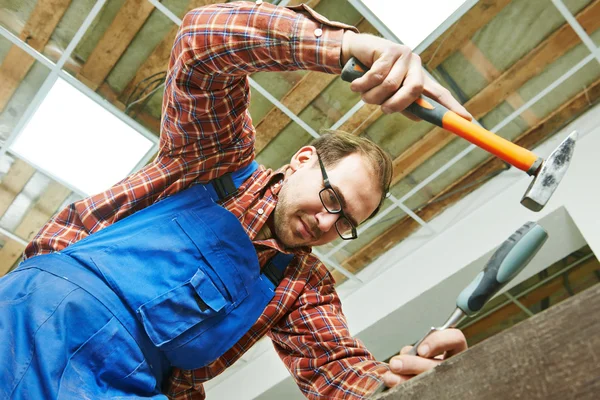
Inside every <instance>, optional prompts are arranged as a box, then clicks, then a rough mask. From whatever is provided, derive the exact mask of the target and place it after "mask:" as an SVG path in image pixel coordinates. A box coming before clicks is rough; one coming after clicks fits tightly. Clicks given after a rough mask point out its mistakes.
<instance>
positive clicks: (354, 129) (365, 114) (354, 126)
mask: <svg viewBox="0 0 600 400" xmlns="http://www.w3.org/2000/svg"><path fill="white" fill-rule="evenodd" d="M382 115H383V112H382V111H381V108H380V107H379V106H377V105H373V104H365V105H363V106H362V107H361V108H360V109H359V110H358V111H357V112H356V113H355V114H354V115H353V116H351V117H350V119H348V121H346V122H344V123H343V124H342V126H340V128H339V129H340V130H341V131H344V132H348V133H352V134H353V135H360V133H361V132H363V131H364V130H365V129H366V128H367V127H369V126H370V125H371V124H372V123H374V122H375V121H377V120H378V119H379V117H381V116H382Z"/></svg>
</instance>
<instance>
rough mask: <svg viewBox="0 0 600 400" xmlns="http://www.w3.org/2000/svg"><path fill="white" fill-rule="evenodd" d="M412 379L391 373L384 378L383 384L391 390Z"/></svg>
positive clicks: (408, 376)
mask: <svg viewBox="0 0 600 400" xmlns="http://www.w3.org/2000/svg"><path fill="white" fill-rule="evenodd" d="M410 378H412V376H411V375H396V374H394V373H393V372H390V371H388V372H386V373H385V374H383V376H382V379H383V384H384V385H385V386H387V387H389V388H393V387H395V386H398V385H399V384H401V383H403V382H406V381H407V380H409V379H410Z"/></svg>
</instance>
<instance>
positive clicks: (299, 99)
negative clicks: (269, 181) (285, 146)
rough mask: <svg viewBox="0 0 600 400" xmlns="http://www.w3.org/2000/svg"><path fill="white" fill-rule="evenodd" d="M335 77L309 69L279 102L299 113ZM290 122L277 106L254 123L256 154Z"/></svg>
mask: <svg viewBox="0 0 600 400" xmlns="http://www.w3.org/2000/svg"><path fill="white" fill-rule="evenodd" d="M336 78H337V76H336V75H331V74H326V73H323V72H314V71H311V72H309V73H308V74H306V75H304V77H302V79H301V80H300V81H299V82H298V83H297V84H296V85H294V87H293V88H292V89H291V90H290V91H289V92H288V93H286V94H285V96H283V98H282V99H281V103H282V104H283V105H284V106H286V107H287V108H289V109H290V111H292V112H293V113H294V114H299V113H300V112H301V111H302V110H304V109H305V108H306V107H308V106H309V105H310V103H311V102H312V101H313V100H314V99H315V98H317V97H318V96H319V95H320V94H321V92H322V91H323V90H325V88H326V87H327V86H329V84H330V83H331V82H333V81H334V80H335V79H336ZM290 122H292V120H291V119H290V118H289V117H288V116H287V115H285V114H284V113H283V111H281V110H280V109H279V108H277V107H273V108H271V110H270V111H269V112H268V113H267V114H266V115H265V117H264V118H263V119H262V120H261V121H260V122H259V123H258V124H257V125H256V142H255V144H254V148H255V152H256V154H258V153H260V152H261V151H262V150H263V149H264V148H265V147H266V146H267V145H268V144H269V142H270V141H271V140H273V139H274V138H275V137H276V136H277V135H278V134H279V132H281V131H282V130H283V129H284V128H285V127H286V126H288V124H290Z"/></svg>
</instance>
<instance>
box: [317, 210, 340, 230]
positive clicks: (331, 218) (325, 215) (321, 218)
mask: <svg viewBox="0 0 600 400" xmlns="http://www.w3.org/2000/svg"><path fill="white" fill-rule="evenodd" d="M337 219H338V216H337V215H335V214H331V213H329V212H327V211H324V212H322V213H320V214H319V215H318V217H317V224H318V226H319V230H321V232H329V230H330V229H331V228H333V226H334V225H335V222H336V221H337Z"/></svg>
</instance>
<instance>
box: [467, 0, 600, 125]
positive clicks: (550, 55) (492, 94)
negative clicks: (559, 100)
mask: <svg viewBox="0 0 600 400" xmlns="http://www.w3.org/2000/svg"><path fill="white" fill-rule="evenodd" d="M576 18H577V21H578V22H579V23H580V24H581V26H582V27H583V29H585V31H586V32H587V33H593V32H595V31H596V30H597V29H598V28H600V0H594V1H593V2H592V3H590V4H589V5H588V6H587V7H586V8H584V9H583V10H582V11H580V12H579V13H578V14H577V16H576ZM580 43H581V41H580V39H579V36H577V34H576V33H575V32H574V31H573V29H572V28H571V26H570V25H569V24H567V23H565V24H563V25H562V26H561V27H560V28H559V29H557V30H556V31H554V33H552V34H551V35H550V36H548V37H547V38H546V39H545V40H544V41H543V42H541V43H540V44H539V45H537V46H536V47H535V48H534V49H533V50H531V51H530V52H529V53H527V55H525V56H524V57H523V58H521V59H520V60H519V61H517V62H516V63H515V64H514V65H513V66H512V67H510V68H509V69H508V70H506V71H505V72H504V73H503V74H502V75H500V76H499V77H498V78H497V79H495V80H494V81H493V82H492V83H491V84H489V85H488V86H487V87H486V88H484V89H483V90H482V91H481V92H479V93H477V94H476V95H475V96H473V97H472V98H471V99H470V100H469V101H468V102H467V103H466V104H465V107H467V109H468V110H469V112H471V113H472V114H473V116H474V117H475V118H480V117H482V116H484V115H486V114H487V113H489V112H490V111H491V110H493V109H494V108H496V106H498V105H499V104H500V103H502V102H503V101H504V100H505V99H506V98H507V97H508V96H509V95H511V94H512V93H514V92H515V91H516V90H517V89H519V88H520V87H521V86H523V84H525V83H526V82H527V81H529V80H530V79H531V78H533V77H534V76H536V75H539V74H540V73H541V72H542V71H543V70H544V69H545V68H546V67H547V66H548V65H550V64H552V63H553V62H554V61H556V60H558V59H559V58H560V57H561V56H562V55H564V54H565V53H566V52H567V51H569V50H570V49H572V48H573V47H575V46H576V45H578V44H580Z"/></svg>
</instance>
